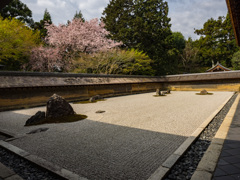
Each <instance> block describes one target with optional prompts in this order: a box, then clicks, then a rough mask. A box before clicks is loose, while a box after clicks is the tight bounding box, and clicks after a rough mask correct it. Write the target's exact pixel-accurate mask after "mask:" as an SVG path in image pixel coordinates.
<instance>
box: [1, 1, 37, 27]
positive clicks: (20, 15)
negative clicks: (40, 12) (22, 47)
mask: <svg viewBox="0 0 240 180" xmlns="http://www.w3.org/2000/svg"><path fill="white" fill-rule="evenodd" d="M0 14H1V16H2V17H3V18H4V19H5V18H8V17H15V18H17V19H19V20H20V21H23V22H25V23H27V24H28V25H29V26H30V27H31V26H33V24H34V21H33V19H32V11H31V10H30V9H29V8H28V7H27V5H26V4H24V3H22V2H21V1H20V0H12V1H11V2H10V3H9V4H8V5H6V6H5V7H4V8H3V9H1V10H0Z"/></svg>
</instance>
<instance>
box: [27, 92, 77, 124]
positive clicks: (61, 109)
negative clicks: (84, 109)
mask: <svg viewBox="0 0 240 180" xmlns="http://www.w3.org/2000/svg"><path fill="white" fill-rule="evenodd" d="M73 114H75V112H74V111H73V108H72V106H71V105H70V104H69V103H68V102H67V101H66V100H65V99H64V98H63V97H61V96H59V95H57V94H53V95H52V96H51V97H50V98H49V100H48V102H47V113H46V116H45V112H42V111H38V112H37V113H36V114H35V115H33V116H32V117H31V118H29V119H28V120H27V121H26V124H25V126H30V125H34V124H39V123H41V122H42V121H44V119H45V118H57V117H63V116H69V115H73Z"/></svg>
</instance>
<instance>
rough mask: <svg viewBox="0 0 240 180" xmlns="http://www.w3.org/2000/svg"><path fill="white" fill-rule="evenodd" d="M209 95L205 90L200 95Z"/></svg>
mask: <svg viewBox="0 0 240 180" xmlns="http://www.w3.org/2000/svg"><path fill="white" fill-rule="evenodd" d="M207 94H208V92H207V90H205V89H203V90H201V91H200V95H207Z"/></svg>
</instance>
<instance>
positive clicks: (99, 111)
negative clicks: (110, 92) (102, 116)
mask: <svg viewBox="0 0 240 180" xmlns="http://www.w3.org/2000/svg"><path fill="white" fill-rule="evenodd" d="M105 112H106V111H102V110H98V111H96V113H105Z"/></svg>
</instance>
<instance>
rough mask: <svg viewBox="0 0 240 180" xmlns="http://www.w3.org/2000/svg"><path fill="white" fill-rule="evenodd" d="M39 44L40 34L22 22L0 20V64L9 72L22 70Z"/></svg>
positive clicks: (13, 19)
mask: <svg viewBox="0 0 240 180" xmlns="http://www.w3.org/2000/svg"><path fill="white" fill-rule="evenodd" d="M38 43H39V33H38V32H33V31H32V30H31V29H30V28H28V27H26V26H25V24H24V23H23V22H21V21H20V20H17V19H15V18H12V19H4V20H3V18H0V64H2V65H4V66H5V68H6V69H7V70H20V69H21V66H22V65H24V64H25V63H27V62H28V59H29V56H30V51H31V49H32V48H33V47H36V46H37V45H38Z"/></svg>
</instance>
